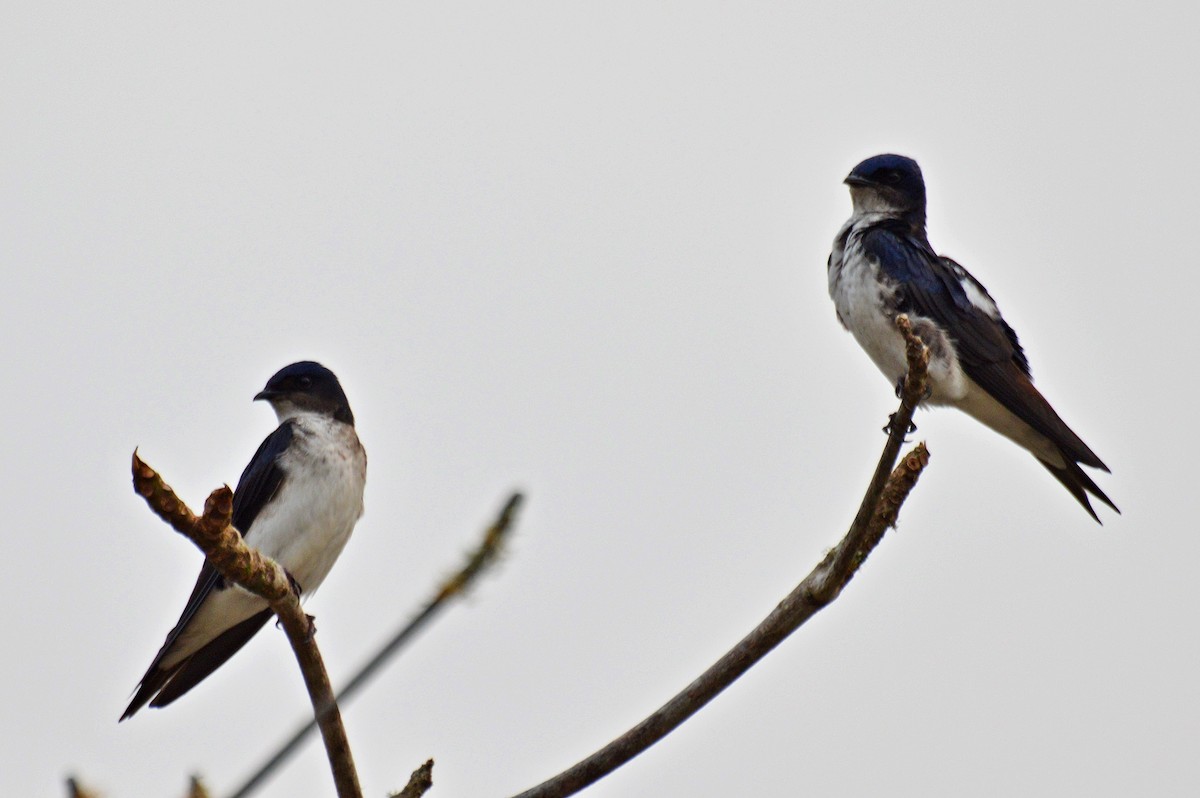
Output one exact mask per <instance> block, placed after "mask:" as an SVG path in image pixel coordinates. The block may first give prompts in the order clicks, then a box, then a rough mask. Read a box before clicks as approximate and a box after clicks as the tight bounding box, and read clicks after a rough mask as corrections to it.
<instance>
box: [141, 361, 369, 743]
mask: <svg viewBox="0 0 1200 798" xmlns="http://www.w3.org/2000/svg"><path fill="white" fill-rule="evenodd" d="M254 398H255V399H256V400H258V399H265V400H266V401H267V402H269V403H270V404H271V407H272V408H273V409H274V410H275V414H276V415H277V416H278V417H279V427H278V428H277V429H276V430H275V431H274V432H272V433H271V434H270V435H269V436H267V439H266V440H264V441H263V442H262V445H261V446H259V447H258V451H257V452H255V453H254V457H253V459H251V460H250V464H249V465H248V466H246V470H245V471H243V472H242V478H241V479H239V480H238V484H237V489H236V490H235V491H234V494H233V526H234V527H236V528H237V529H238V530H239V531H240V532H241V533H242V535H243V537H244V538H245V539H246V542H247V543H248V544H249V545H251V546H254V547H255V548H257V549H258V550H259V551H260V552H262V553H263V554H265V555H266V556H268V557H270V558H271V559H273V560H275V561H276V562H278V563H279V564H280V565H282V566H283V568H284V570H286V571H287V573H288V574H289V575H290V576H291V577H292V579H293V580H294V582H295V583H296V584H297V585H299V587H300V590H301V591H302V592H303V593H311V592H313V591H314V590H316V589H317V587H318V586H319V585H320V584H321V582H322V581H323V580H324V579H325V576H326V575H327V574H328V573H329V569H330V568H332V567H333V563H334V560H336V559H337V558H338V555H339V554H341V553H342V548H343V547H344V546H345V545H346V541H347V540H349V539H350V532H351V531H352V530H353V529H354V524H355V523H356V522H357V521H358V519H359V517H360V516H362V512H363V486H364V484H365V482H366V476H367V454H366V452H365V451H364V450H363V447H362V444H361V443H359V441H358V435H357V434H356V433H355V431H354V414H353V413H351V412H350V403H349V402H348V401H347V400H346V394H345V393H344V392H343V391H342V386H341V384H340V383H339V382H338V378H337V377H336V376H334V373H333V372H332V371H330V370H329V369H327V368H325V367H324V366H322V365H321V364H319V363H313V362H311V361H305V362H301V363H293V364H292V365H290V366H287V367H286V368H283V369H281V370H280V371H279V372H278V373H276V374H275V376H273V377H272V378H271V379H270V380H269V381H268V382H267V387H266V388H264V389H263V390H261V391H259V393H258V395H256V396H255V397H254ZM271 615H272V613H271V610H270V609H269V608H268V607H267V602H266V601H265V600H264V599H261V598H259V597H258V596H255V595H254V594H252V593H250V592H249V591H247V590H245V589H243V588H241V587H238V586H236V585H229V584H226V583H225V581H224V580H223V579H222V578H221V576H220V575H219V574H217V572H216V571H215V570H214V569H213V567H212V566H211V565H210V564H209V562H208V561H207V560H205V561H204V565H203V567H201V569H200V576H199V578H198V579H197V580H196V586H195V587H194V588H193V589H192V595H191V597H190V598H189V599H188V602H187V606H185V607H184V608H183V614H182V615H180V616H179V621H178V622H177V623H176V624H175V628H174V629H172V630H171V632H170V633H169V634H168V635H167V639H166V642H164V643H163V645H162V648H160V649H159V651H158V654H157V655H155V657H154V661H153V662H151V663H150V667H149V669H147V671H146V675H145V676H143V677H142V681H141V684H139V685H138V688H137V693H136V694H135V695H134V697H133V700H132V701H130V702H129V706H128V707H126V709H125V713H124V714H123V715H121V720H125V719H126V718H128V717H132V716H133V714H134V713H135V712H137V711H138V710H139V709H141V708H142V707H143V706H145V705H146V703H147V702H149V703H150V706H152V707H165V706H166V705H167V704H170V703H171V702H172V701H174V700H175V699H177V698H179V697H180V696H181V695H183V694H184V693H186V692H187V691H188V690H191V689H192V688H193V687H195V686H196V685H197V684H198V683H199V682H200V681H201V680H202V679H204V678H205V677H206V676H208V675H209V674H210V673H212V672H213V671H214V670H216V669H217V668H218V667H220V666H221V665H222V664H223V663H224V662H225V661H226V660H227V659H229V658H230V657H231V656H233V655H234V654H235V653H237V651H238V649H240V648H241V647H242V646H244V645H245V644H246V643H247V642H248V641H249V640H250V638H251V637H254V635H255V634H256V633H257V632H258V630H259V629H261V628H262V627H263V624H265V623H266V622H267V620H268V619H270V617H271Z"/></svg>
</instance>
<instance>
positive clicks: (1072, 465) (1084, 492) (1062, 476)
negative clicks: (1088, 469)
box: [1038, 452, 1121, 524]
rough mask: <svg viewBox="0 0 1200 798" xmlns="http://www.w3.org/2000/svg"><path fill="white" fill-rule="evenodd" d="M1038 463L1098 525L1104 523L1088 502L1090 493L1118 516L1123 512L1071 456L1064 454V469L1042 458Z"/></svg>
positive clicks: (1106, 469)
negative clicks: (1069, 493)
mask: <svg viewBox="0 0 1200 798" xmlns="http://www.w3.org/2000/svg"><path fill="white" fill-rule="evenodd" d="M1038 462H1039V463H1041V464H1042V465H1044V466H1045V467H1046V470H1047V471H1049V472H1050V473H1051V474H1053V475H1054V478H1055V479H1057V480H1058V481H1059V482H1061V483H1062V484H1063V487H1064V488H1066V489H1067V490H1069V491H1070V492H1071V495H1072V496H1074V497H1075V499H1076V501H1078V502H1079V503H1080V504H1082V505H1083V509H1085V510H1087V511H1088V515H1090V516H1091V517H1092V518H1093V519H1095V521H1096V523H1097V524H1102V522H1101V521H1100V516H1098V515H1096V511H1095V510H1094V509H1092V503H1091V502H1090V501H1088V494H1089V493H1090V494H1092V495H1093V496H1095V497H1096V498H1097V499H1099V500H1100V501H1102V502H1104V503H1105V504H1107V505H1108V506H1109V507H1111V508H1113V510H1114V511H1116V512H1117V514H1120V512H1121V511H1120V510H1119V509H1117V505H1115V504H1113V502H1112V499H1110V498H1108V496H1106V495H1104V491H1102V490H1100V487H1099V486H1098V485H1097V484H1096V483H1095V482H1093V481H1092V478H1091V477H1089V476H1088V475H1087V474H1086V473H1085V472H1084V470H1083V469H1082V468H1080V467H1079V463H1077V462H1075V461H1074V460H1072V459H1070V455H1068V454H1066V453H1065V452H1064V453H1063V462H1064V463H1065V465H1063V466H1062V467H1059V466H1054V465H1051V464H1050V463H1047V462H1046V461H1045V460H1042V459H1041V458H1038ZM1099 467H1100V468H1103V469H1104V470H1105V471H1108V468H1106V467H1105V466H1103V465H1101V466H1099Z"/></svg>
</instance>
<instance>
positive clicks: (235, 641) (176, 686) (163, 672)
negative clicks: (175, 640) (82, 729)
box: [121, 609, 273, 720]
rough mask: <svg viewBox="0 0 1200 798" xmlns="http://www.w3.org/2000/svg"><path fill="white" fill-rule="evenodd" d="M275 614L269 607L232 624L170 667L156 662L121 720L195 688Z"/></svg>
mask: <svg viewBox="0 0 1200 798" xmlns="http://www.w3.org/2000/svg"><path fill="white" fill-rule="evenodd" d="M272 614H273V613H272V612H271V610H269V609H266V610H263V611H262V612H260V613H258V614H257V615H253V616H251V617H249V618H247V619H246V620H244V621H242V622H241V623H239V624H237V625H236V626H231V627H230V628H228V629H226V630H225V631H224V632H222V633H221V634H220V635H218V636H217V637H215V638H213V640H212V641H211V642H210V643H208V644H207V645H206V646H204V647H203V648H201V649H200V650H199V651H197V652H196V653H195V654H192V655H191V656H190V657H188V658H187V659H184V660H182V661H180V662H178V663H176V664H175V665H172V666H171V667H169V668H160V667H159V666H158V663H157V661H156V662H155V664H154V665H151V666H150V670H148V671H147V672H146V675H145V676H143V677H142V683H141V684H140V685H138V689H137V693H136V694H135V695H134V697H133V700H132V701H130V702H129V706H128V707H126V708H125V713H124V714H123V715H121V720H125V719H126V718H131V717H133V715H134V714H135V713H136V712H137V711H138V710H139V709H141V708H142V707H144V706H146V704H147V703H149V704H150V706H152V707H154V708H155V709H158V708H160V707H165V706H166V705H167V704H170V703H171V702H172V701H174V700H175V699H177V698H179V697H180V696H182V695H183V694H184V693H186V692H187V691H188V690H191V689H192V688H193V687H195V686H196V685H197V684H199V683H200V682H201V681H203V680H204V679H205V677H207V676H208V675H209V674H210V673H212V672H213V671H215V670H216V669H217V668H219V667H221V666H222V665H224V664H225V661H226V660H228V659H229V658H230V657H232V656H233V655H234V654H236V653H237V652H238V651H240V650H241V648H242V646H244V645H246V643H248V642H250V638H252V637H254V635H256V634H258V630H259V629H261V628H262V627H263V624H265V623H266V622H267V621H268V620H269V619H270V618H271V615H272ZM160 658H161V657H160Z"/></svg>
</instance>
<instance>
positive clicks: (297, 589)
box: [283, 568, 303, 601]
mask: <svg viewBox="0 0 1200 798" xmlns="http://www.w3.org/2000/svg"><path fill="white" fill-rule="evenodd" d="M283 572H284V573H285V574H287V578H288V584H289V585H291V586H292V592H293V593H295V594H296V600H297V601H299V600H300V594H301V593H302V592H303V588H301V587H300V583H299V582H297V581H296V577H294V576H292V574H291V572H290V571H288V570H287V569H286V568H285V569H283Z"/></svg>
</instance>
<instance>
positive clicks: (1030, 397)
mask: <svg viewBox="0 0 1200 798" xmlns="http://www.w3.org/2000/svg"><path fill="white" fill-rule="evenodd" d="M863 246H864V249H865V251H866V252H867V254H868V256H869V257H871V258H872V259H874V260H875V261H876V262H877V263H878V264H879V266H880V268H881V269H882V270H883V271H884V273H885V274H887V275H888V277H890V278H891V279H892V281H893V282H894V283H895V284H896V285H897V303H898V307H897V309H898V310H899V311H900V312H903V313H913V314H916V315H920V316H925V317H927V318H930V319H932V320H933V321H935V322H936V323H937V324H938V326H940V327H941V328H942V329H943V330H945V331H946V332H947V334H948V335H949V336H950V337H951V338H952V339H953V341H954V348H955V352H956V354H957V355H958V362H959V364H960V365H961V366H962V369H963V371H964V372H965V373H966V375H967V376H968V377H970V378H971V380H972V381H973V382H974V383H975V384H977V385H978V386H979V387H980V388H982V389H983V390H985V391H987V392H988V393H989V394H991V395H992V397H993V398H995V399H996V400H997V401H998V402H1000V404H1002V405H1003V406H1004V407H1006V408H1008V409H1009V410H1010V411H1011V412H1012V413H1013V415H1015V416H1017V418H1019V419H1021V420H1022V421H1024V422H1025V423H1026V424H1028V425H1029V426H1030V427H1032V428H1033V429H1035V430H1036V431H1037V432H1039V433H1041V434H1042V435H1044V436H1046V437H1047V438H1049V439H1050V440H1051V441H1053V442H1054V443H1055V444H1056V445H1057V446H1059V448H1060V449H1061V450H1062V451H1063V454H1064V455H1066V456H1068V457H1070V458H1071V459H1073V460H1074V461H1077V462H1081V463H1083V464H1085V465H1089V466H1093V467H1095V468H1102V469H1104V470H1106V471H1107V470H1108V469H1107V467H1106V466H1105V465H1104V463H1103V462H1101V460H1100V458H1099V457H1097V456H1096V454H1095V453H1094V452H1093V451H1092V450H1091V449H1090V448H1088V446H1087V444H1085V443H1084V442H1083V441H1082V440H1081V439H1080V438H1079V436H1078V435H1076V434H1075V433H1074V431H1072V430H1071V428H1070V427H1068V426H1067V424H1066V422H1064V421H1063V420H1062V419H1061V418H1060V417H1059V415H1058V413H1056V412H1055V411H1054V408H1052V407H1051V406H1050V403H1049V402H1047V401H1046V399H1045V397H1043V396H1042V394H1041V393H1040V392H1039V391H1038V390H1037V388H1035V387H1034V386H1033V381H1032V378H1031V374H1030V370H1029V361H1028V360H1027V359H1026V357H1025V352H1024V351H1023V350H1022V349H1021V344H1020V342H1019V341H1018V340H1017V334H1016V332H1015V331H1014V330H1013V329H1012V327H1009V326H1008V324H1007V323H1006V322H1005V321H1004V319H1003V318H1000V317H999V314H998V313H997V314H996V316H995V317H993V316H992V315H991V314H990V313H989V312H988V311H989V310H990V309H985V308H983V307H980V306H978V305H976V304H975V303H974V302H972V301H971V297H970V295H968V292H967V289H966V288H965V287H964V283H965V284H969V285H970V286H972V288H973V289H974V290H975V291H977V292H978V294H979V295H980V296H982V297H986V299H987V300H988V301H989V302H992V298H991V295H990V294H988V292H987V289H986V288H984V287H983V284H982V283H980V282H979V281H978V280H976V279H975V278H974V277H973V276H972V275H971V274H970V273H969V272H967V270H966V269H964V268H963V267H962V266H960V265H959V264H958V263H955V262H954V261H953V260H951V259H950V258H944V257H940V256H938V255H937V254H935V253H934V251H933V249H932V248H931V247H930V246H929V243H928V242H927V241H925V240H923V239H919V238H917V237H915V236H913V235H912V234H911V233H909V232H907V231H904V230H901V229H899V228H898V227H896V226H891V225H888V224H886V223H885V224H882V225H879V226H877V227H874V228H872V230H870V231H869V232H868V233H867V234H866V236H864V239H863ZM992 304H993V305H994V302H992Z"/></svg>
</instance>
